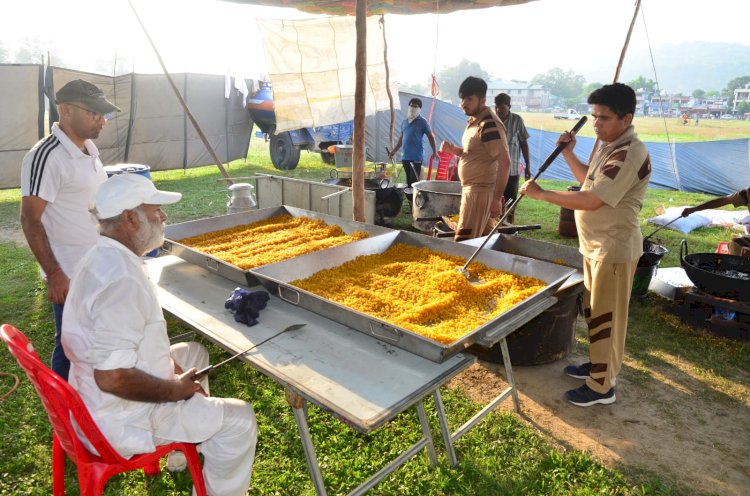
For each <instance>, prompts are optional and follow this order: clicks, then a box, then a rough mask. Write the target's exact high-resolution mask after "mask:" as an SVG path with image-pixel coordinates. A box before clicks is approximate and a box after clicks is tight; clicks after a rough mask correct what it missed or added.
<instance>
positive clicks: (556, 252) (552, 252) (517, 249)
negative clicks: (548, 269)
mask: <svg viewBox="0 0 750 496" xmlns="http://www.w3.org/2000/svg"><path fill="white" fill-rule="evenodd" d="M484 240H485V238H484V237H482V238H474V239H467V240H466V241H461V244H465V245H467V246H474V247H479V246H480V245H481V244H482V242H483V241H484ZM484 249H485V250H495V251H501V252H504V253H512V254H514V255H520V256H523V257H529V258H533V259H535V260H543V261H545V262H551V263H554V264H556V265H565V266H568V267H573V268H574V269H576V272H575V273H574V274H573V275H571V276H570V277H569V278H568V279H567V280H566V281H565V282H564V283H563V284H562V286H561V287H560V291H563V290H567V289H569V288H571V287H573V286H577V285H581V284H583V256H582V255H581V252H579V251H578V248H575V247H572V246H567V245H560V244H557V243H550V242H548V241H540V240H538V239H531V238H523V237H521V236H512V235H509V234H493V235H492V238H490V239H489V240H488V241H487V243H486V244H485V245H484Z"/></svg>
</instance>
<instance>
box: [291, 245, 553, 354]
mask: <svg viewBox="0 0 750 496" xmlns="http://www.w3.org/2000/svg"><path fill="white" fill-rule="evenodd" d="M464 263H466V260H464V259H462V258H460V257H455V256H451V255H446V254H443V253H439V252H436V251H434V250H430V249H429V248H418V247H415V246H410V245H404V244H398V243H397V244H394V245H393V246H391V247H390V248H389V249H388V250H386V251H385V252H383V253H380V254H376V255H363V256H359V257H357V258H355V259H354V260H351V261H349V262H346V263H344V264H342V265H340V266H338V267H335V268H333V269H325V270H321V271H320V272H317V273H315V274H313V275H312V276H310V277H308V278H307V279H300V280H296V281H293V282H292V283H291V284H293V285H294V286H297V287H299V288H301V289H304V290H306V291H310V292H311V293H314V294H316V295H318V296H321V297H323V298H326V299H328V300H331V301H334V302H336V303H339V304H341V305H345V306H347V307H349V308H352V309H354V310H357V311H359V312H362V313H366V314H368V315H371V316H373V317H377V318H379V319H382V320H385V321H387V322H390V323H391V324H394V325H396V326H399V327H403V328H404V329H408V330H410V331H412V332H415V333H417V334H420V335H422V336H425V337H427V338H430V339H433V340H435V341H438V342H440V343H443V344H449V343H452V342H454V341H456V340H457V339H459V338H461V337H462V336H464V335H466V334H468V333H469V332H471V331H473V330H474V329H476V328H478V327H480V326H482V325H484V324H486V323H487V322H489V321H490V320H492V319H494V318H495V317H497V316H498V315H500V314H501V313H503V312H505V311H506V310H508V309H509V308H510V307H512V306H513V305H515V304H517V303H519V302H521V301H523V300H525V299H526V298H528V297H530V296H532V295H534V294H535V293H537V292H539V291H541V290H542V289H544V288H545V287H546V284H545V283H544V282H542V281H540V280H538V279H534V278H531V277H523V276H518V275H515V274H510V273H508V272H504V271H501V270H497V269H493V268H490V267H487V266H486V265H484V264H482V263H479V262H474V263H472V264H471V265H470V266H469V272H470V274H471V278H472V280H477V281H478V282H470V281H469V280H467V279H466V278H465V277H464V276H463V275H462V274H461V273H460V272H459V271H458V269H459V268H460V267H461V266H463V264H464Z"/></svg>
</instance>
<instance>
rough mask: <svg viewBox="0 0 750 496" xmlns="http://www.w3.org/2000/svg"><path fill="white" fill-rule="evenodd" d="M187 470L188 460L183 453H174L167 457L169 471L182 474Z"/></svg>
mask: <svg viewBox="0 0 750 496" xmlns="http://www.w3.org/2000/svg"><path fill="white" fill-rule="evenodd" d="M186 468H187V459H186V458H185V454H184V453H183V452H182V451H173V452H171V453H170V454H168V455H167V470H169V471H170V472H182V471H183V470H185V469H186Z"/></svg>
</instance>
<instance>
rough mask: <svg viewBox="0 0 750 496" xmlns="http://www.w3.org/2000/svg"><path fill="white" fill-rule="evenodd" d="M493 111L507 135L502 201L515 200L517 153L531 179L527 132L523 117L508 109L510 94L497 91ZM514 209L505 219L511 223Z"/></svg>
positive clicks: (518, 174) (517, 174)
mask: <svg viewBox="0 0 750 496" xmlns="http://www.w3.org/2000/svg"><path fill="white" fill-rule="evenodd" d="M495 113H496V114H497V116H498V117H500V120H501V121H503V124H504V125H505V134H506V136H507V137H508V152H509V153H510V171H509V173H508V185H507V186H505V191H504V192H503V197H504V201H505V202H506V203H508V202H509V201H511V200H512V201H515V200H516V198H518V179H519V176H520V171H519V165H520V160H519V155H520V154H523V163H524V165H525V167H524V171H523V175H524V178H525V179H526V180H527V181H528V180H529V179H531V157H530V156H529V142H528V139H529V132H528V131H527V130H526V124H524V122H523V118H522V117H521V116H520V115H518V114H515V113H513V112H511V111H510V95H508V94H507V93H498V94H497V95H496V96H495ZM515 212H516V211H515V209H513V211H512V212H511V213H510V214H509V215H508V217H507V218H506V221H507V222H508V223H510V224H513V222H514V220H515V219H514V217H515V215H514V214H515Z"/></svg>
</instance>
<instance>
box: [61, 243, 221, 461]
mask: <svg viewBox="0 0 750 496" xmlns="http://www.w3.org/2000/svg"><path fill="white" fill-rule="evenodd" d="M62 344H63V347H64V349H65V354H66V355H67V356H68V358H69V359H70V362H71V367H70V376H69V378H68V382H69V383H70V385H71V386H73V388H74V389H76V390H77V391H78V392H79V394H80V395H81V397H82V398H83V401H84V403H85V404H86V406H87V408H88V409H89V412H90V413H91V416H92V417H93V418H94V420H95V421H96V423H97V425H98V426H99V427H100V429H101V430H102V431H103V433H104V435H105V437H106V438H107V439H108V440H109V442H110V443H111V444H112V445H113V447H114V448H115V449H116V450H117V451H118V452H119V453H120V454H122V455H123V456H130V455H133V454H136V453H144V452H148V451H153V450H154V441H153V436H152V432H153V430H154V429H153V426H154V425H155V424H156V423H164V422H169V423H170V428H173V434H174V437H168V436H162V437H166V438H168V439H175V440H177V439H194V438H201V439H207V438H209V437H210V436H211V435H213V433H215V432H216V431H217V430H218V429H219V427H220V425H221V419H222V410H221V405H220V404H218V403H216V402H212V401H210V400H209V399H207V398H205V397H204V396H202V395H200V394H196V395H194V396H193V397H192V398H190V399H189V400H185V401H178V402H172V403H146V402H139V401H130V400H125V399H122V398H120V397H118V396H115V395H113V394H109V393H106V392H104V391H102V390H101V389H99V387H98V386H97V384H96V381H95V380H94V370H95V369H96V370H114V369H120V368H124V369H127V368H137V369H139V370H141V371H143V372H145V373H147V374H150V375H152V376H154V377H158V378H161V379H173V378H174V377H175V374H174V363H173V361H172V358H171V357H170V354H169V346H170V345H169V338H168V336H167V328H166V322H165V320H164V315H163V313H162V310H161V306H160V305H159V301H158V299H157V296H156V291H155V289H154V287H153V285H152V283H151V281H150V280H149V279H148V277H147V276H146V273H145V271H144V266H143V260H142V259H141V257H139V256H137V255H136V254H134V253H133V252H132V251H130V250H129V249H128V248H126V247H125V246H124V245H122V244H121V243H119V242H118V241H115V240H113V239H111V238H107V237H105V236H100V237H99V238H98V241H97V243H96V245H95V246H94V247H93V248H92V249H91V250H90V251H89V252H88V253H87V254H86V256H85V257H84V259H83V261H82V263H81V265H80V268H79V270H78V272H76V273H75V274H74V277H73V278H72V282H71V286H70V292H69V293H68V298H67V300H66V302H65V310H64V312H63V323H62ZM162 432H163V430H162Z"/></svg>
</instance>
